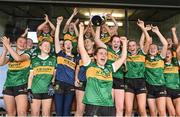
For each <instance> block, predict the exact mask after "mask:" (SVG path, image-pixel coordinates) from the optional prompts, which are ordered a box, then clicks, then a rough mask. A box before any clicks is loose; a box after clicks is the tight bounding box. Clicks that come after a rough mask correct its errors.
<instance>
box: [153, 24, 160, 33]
mask: <svg viewBox="0 0 180 117" xmlns="http://www.w3.org/2000/svg"><path fill="white" fill-rule="evenodd" d="M151 28H152V29H151V30H152V32H154V33H158V32H159V28H158V27H157V26H153V25H151Z"/></svg>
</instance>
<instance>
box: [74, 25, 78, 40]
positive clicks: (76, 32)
mask: <svg viewBox="0 0 180 117" xmlns="http://www.w3.org/2000/svg"><path fill="white" fill-rule="evenodd" d="M73 27H74V31H75V34H76V36H77V37H78V35H79V32H78V29H77V27H76V24H75V23H73Z"/></svg>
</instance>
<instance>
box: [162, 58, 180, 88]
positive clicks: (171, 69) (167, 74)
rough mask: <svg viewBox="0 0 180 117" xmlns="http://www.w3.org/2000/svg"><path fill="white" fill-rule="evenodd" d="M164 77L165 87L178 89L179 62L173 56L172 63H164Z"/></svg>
mask: <svg viewBox="0 0 180 117" xmlns="http://www.w3.org/2000/svg"><path fill="white" fill-rule="evenodd" d="M164 78H165V81H166V87H168V88H170V89H180V78H179V63H178V61H177V59H174V58H173V60H172V63H169V64H168V63H165V67H164Z"/></svg>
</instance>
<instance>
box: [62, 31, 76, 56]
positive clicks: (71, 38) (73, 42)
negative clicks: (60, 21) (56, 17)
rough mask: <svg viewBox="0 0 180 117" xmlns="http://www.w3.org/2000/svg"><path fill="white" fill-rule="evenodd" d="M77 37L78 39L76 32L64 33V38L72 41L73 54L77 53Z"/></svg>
mask: <svg viewBox="0 0 180 117" xmlns="http://www.w3.org/2000/svg"><path fill="white" fill-rule="evenodd" d="M77 39H78V37H77V36H76V34H71V33H70V32H66V33H64V40H70V41H72V46H73V50H72V53H73V54H77Z"/></svg>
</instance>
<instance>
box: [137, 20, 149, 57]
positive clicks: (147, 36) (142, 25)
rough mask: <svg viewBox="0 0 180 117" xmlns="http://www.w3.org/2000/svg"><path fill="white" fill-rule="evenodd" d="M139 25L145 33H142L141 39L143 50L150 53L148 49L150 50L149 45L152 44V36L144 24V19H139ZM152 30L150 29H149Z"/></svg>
mask: <svg viewBox="0 0 180 117" xmlns="http://www.w3.org/2000/svg"><path fill="white" fill-rule="evenodd" d="M137 25H138V26H139V27H140V28H141V30H142V32H143V34H142V35H141V39H142V40H140V48H141V49H142V50H143V52H144V53H145V54H147V53H148V50H149V46H150V44H151V37H150V36H149V34H148V32H147V29H148V27H147V29H146V28H145V26H144V22H143V21H142V20H139V19H138V21H137ZM149 30H150V29H149ZM144 38H146V41H145V43H144V41H143V39H144Z"/></svg>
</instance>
